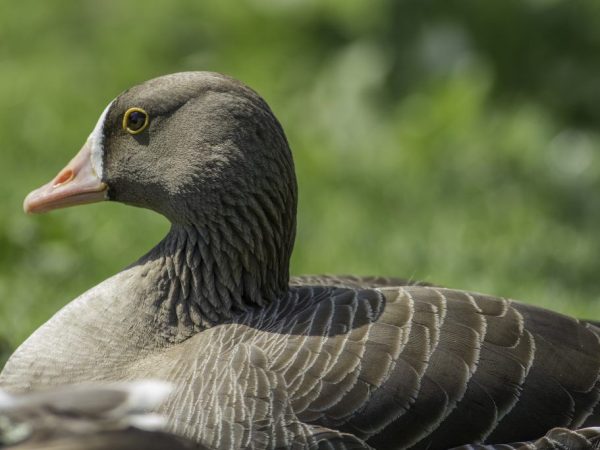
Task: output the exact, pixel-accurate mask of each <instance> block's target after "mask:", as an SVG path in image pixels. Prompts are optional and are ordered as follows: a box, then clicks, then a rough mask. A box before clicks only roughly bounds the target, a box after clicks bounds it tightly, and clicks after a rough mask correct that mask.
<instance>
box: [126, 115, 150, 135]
mask: <svg viewBox="0 0 600 450" xmlns="http://www.w3.org/2000/svg"><path fill="white" fill-rule="evenodd" d="M144 122H146V115H145V114H144V113H143V112H140V111H133V112H132V113H131V114H129V117H128V118H127V128H129V129H130V130H133V131H136V130H139V129H140V128H142V127H143V126H144Z"/></svg>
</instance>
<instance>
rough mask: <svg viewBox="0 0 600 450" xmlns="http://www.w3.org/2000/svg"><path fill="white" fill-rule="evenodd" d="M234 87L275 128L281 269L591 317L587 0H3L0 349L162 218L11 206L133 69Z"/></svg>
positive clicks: (596, 151)
mask: <svg viewBox="0 0 600 450" xmlns="http://www.w3.org/2000/svg"><path fill="white" fill-rule="evenodd" d="M182 70H215V71H221V72H225V73H227V74H230V75H232V76H234V77H236V78H239V79H241V80H243V81H245V82H246V83H247V84H249V85H250V86H252V87H253V88H255V89H256V90H257V91H259V92H260V93H261V94H262V95H263V96H264V97H265V98H266V99H267V101H268V102H269V103H270V105H271V107H272V108H273V110H274V111H275V113H276V114H277V115H278V117H279V119H280V120H281V122H282V123H283V125H284V128H285V129H286V131H287V134H288V138H289V140H290V142H291V145H292V148H293V151H294V154H295V160H296V164H297V170H298V176H299V184H300V205H299V218H298V221H299V228H298V236H297V241H296V250H295V254H294V259H293V267H292V271H293V273H295V274H299V273H356V274H381V275H397V276H403V277H409V278H414V279H426V280H429V281H432V282H435V283H438V284H442V285H446V286H450V287H457V288H464V289H470V290H475V291H483V292H487V293H492V294H497V295H502V296H508V297H512V298H518V299H521V300H524V301H527V302H531V303H535V304H539V305H544V306H547V307H549V308H552V309H555V310H558V311H562V312H566V313H570V314H576V315H579V316H584V317H588V318H596V319H600V279H599V270H600V233H599V232H598V224H600V147H599V145H600V134H599V125H600V2H598V1H596V0H579V1H577V2H574V1H568V0H564V1H561V0H501V1H495V2H484V1H481V0H472V1H468V0H461V1H458V0H457V1H454V0H440V1H427V0H422V1H401V0H356V1H353V0H238V1H224V0H206V1H166V0H165V1H152V0H145V1H143V2H141V1H138V2H123V1H120V0H105V1H95V0H84V1H72V0H54V1H52V2H40V1H38V0H21V1H19V2H5V3H3V5H2V8H1V13H0V105H1V108H0V180H1V182H0V200H1V201H0V342H1V343H0V352H4V353H6V352H7V351H9V349H11V348H14V347H15V346H16V345H18V344H19V343H20V342H21V341H22V340H23V339H24V338H25V337H27V336H28V335H29V334H30V333H31V332H32V331H33V330H34V329H35V328H36V327H37V326H39V325H40V324H41V323H43V322H44V321H45V320H47V318H48V317H50V316H51V315H52V314H53V313H54V312H55V311H57V310H58V309H59V308H60V307H61V306H62V305H63V304H65V303H66V302H68V301H69V300H71V299H72V298H74V297H76V296H77V295H78V294H79V293H81V292H83V291H84V290H86V289H87V288H89V287H91V286H93V285H95V284H97V283H98V282H100V281H101V280H103V279H105V278H107V277H108V276H110V275H111V274H113V273H115V272H116V271H118V270H120V269H121V268H123V267H124V266H125V265H127V264H128V263H130V262H132V261H133V260H134V259H136V258H137V257H138V256H140V255H141V254H142V253H143V252H145V251H146V250H148V249H149V248H150V247H151V246H152V245H153V244H155V243H156V242H157V241H158V240H159V238H161V237H162V235H163V234H164V233H165V232H166V231H167V229H168V224H167V223H166V221H165V220H164V219H163V218H161V217H158V216H156V215H154V214H153V213H150V212H147V211H142V210H136V209H134V208H130V207H124V206H122V205H118V204H111V203H105V204H98V205H91V206H84V207H79V208H75V209H70V210H63V211H56V212H53V213H51V214H48V215H46V216H39V217H33V216H32V217H28V216H26V215H25V214H23V213H22V210H21V203H22V200H23V198H24V197H25V195H26V194H27V192H28V191H29V190H31V189H33V188H34V187H37V186H38V185H40V184H42V183H44V182H46V181H47V180H49V179H50V178H51V177H53V176H54V175H55V174H56V172H57V171H58V170H59V169H60V168H61V167H62V166H63V165H64V164H65V163H66V162H67V161H68V160H69V159H70V158H71V156H73V155H74V154H75V152H76V151H77V150H78V149H79V147H80V146H81V145H82V144H83V142H84V141H85V139H86V137H87V135H88V134H89V132H90V131H91V129H92V127H93V126H94V124H95V123H96V120H97V118H98V115H99V114H100V112H101V111H102V110H103V109H104V106H105V105H106V104H107V103H108V102H109V101H110V100H111V99H112V98H113V97H115V96H116V95H117V94H118V93H119V92H120V91H122V90H123V89H126V88H127V87H129V86H131V85H133V84H137V83H138V82H141V81H143V80H146V79H148V78H152V77H155V76H158V75H161V74H165V73H169V72H176V71H182Z"/></svg>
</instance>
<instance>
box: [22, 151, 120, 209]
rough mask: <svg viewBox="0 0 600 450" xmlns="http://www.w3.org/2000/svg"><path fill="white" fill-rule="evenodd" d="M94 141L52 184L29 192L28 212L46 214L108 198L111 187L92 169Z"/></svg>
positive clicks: (26, 200)
mask: <svg viewBox="0 0 600 450" xmlns="http://www.w3.org/2000/svg"><path fill="white" fill-rule="evenodd" d="M91 147H92V146H91V139H88V141H87V142H86V143H85V145H84V146H83V147H82V148H81V150H79V153H77V155H76V156H75V158H73V159H72V160H71V161H70V162H69V164H67V166H66V167H65V168H64V169H63V170H61V171H60V172H59V173H58V175H57V176H56V177H55V178H54V179H53V180H52V181H51V182H50V183H48V184H45V185H44V186H42V187H40V188H38V189H36V190H35V191H33V192H31V193H29V195H28V196H27V198H25V201H24V202H23V209H24V210H25V212H26V213H43V212H47V211H51V210H53V209H58V208H66V207H68V206H74V205H83V204H86V203H95V202H99V201H102V200H106V199H107V191H108V186H107V185H106V183H103V182H102V180H101V179H100V177H99V176H98V174H96V172H95V171H94V168H93V167H92V160H91Z"/></svg>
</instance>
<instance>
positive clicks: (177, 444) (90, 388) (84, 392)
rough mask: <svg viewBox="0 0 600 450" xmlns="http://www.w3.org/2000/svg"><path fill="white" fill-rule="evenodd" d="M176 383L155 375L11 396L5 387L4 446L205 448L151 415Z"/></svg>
mask: <svg viewBox="0 0 600 450" xmlns="http://www.w3.org/2000/svg"><path fill="white" fill-rule="evenodd" d="M171 389H172V386H171V385H169V384H168V383H165V382H161V381H154V380H137V381H135V382H127V383H104V384H98V383H95V384H89V383H88V384H79V385H70V386H61V387H57V388H54V389H47V390H43V391H38V392H30V393H26V394H20V395H11V394H9V393H7V392H4V391H0V448H7V449H11V450H42V449H44V450H163V449H165V450H166V449H168V450H205V448H204V447H200V446H198V445H196V444H194V443H193V442H190V441H187V440H185V439H183V438H180V437H178V436H174V435H170V434H168V433H165V432H164V431H162V428H163V426H164V418H163V417H160V416H158V415H156V414H148V410H149V409H150V408H153V407H156V406H158V405H160V404H161V403H162V402H163V401H164V400H165V398H166V397H167V396H168V394H169V393H170V391H171Z"/></svg>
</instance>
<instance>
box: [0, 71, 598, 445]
mask: <svg viewBox="0 0 600 450" xmlns="http://www.w3.org/2000/svg"><path fill="white" fill-rule="evenodd" d="M132 107H139V108H141V109H142V110H143V111H146V112H147V115H148V117H149V121H148V123H149V124H148V127H147V129H143V130H141V131H140V132H139V133H137V134H131V133H130V132H128V131H127V130H126V129H123V127H122V126H121V124H122V123H124V121H125V120H126V119H127V116H126V111H128V110H129V109H130V108H132ZM80 155H83V156H81V157H78V159H77V158H76V160H74V161H76V163H73V162H72V163H70V164H71V165H70V166H68V167H67V168H66V169H65V170H66V171H67V172H61V174H64V173H69V174H70V173H71V172H68V171H69V170H71V171H75V172H76V173H75V175H74V177H73V181H68V182H66V183H65V185H64V186H63V184H62V183H58V186H57V183H56V180H55V181H54V183H50V184H49V185H47V186H45V187H43V188H41V189H40V190H38V191H36V192H35V193H32V194H30V196H29V197H28V199H27V201H26V205H25V206H26V209H28V210H30V211H45V210H48V209H52V208H55V207H60V206H66V205H71V204H75V203H82V202H88V201H92V200H91V198H92V197H93V199H95V200H97V199H98V197H100V194H99V193H100V192H107V193H108V197H109V198H110V199H111V200H115V201H121V202H124V203H128V204H132V205H136V206H141V207H145V208H150V209H153V210H155V211H157V212H159V213H161V214H164V215H165V216H166V217H167V218H169V219H170V220H171V222H172V224H173V225H172V228H171V231H170V232H169V234H168V235H167V236H166V237H165V239H164V240H163V241H162V242H161V243H159V244H158V245H157V246H156V247H155V248H154V249H152V250H151V251H150V252H149V253H148V254H147V255H145V256H144V257H142V258H141V259H140V260H139V261H137V262H136V263H135V264H133V265H132V266H130V267H129V268H127V269H126V270H124V271H123V272H120V273H119V274H117V275H115V276H114V277H112V278H111V279H109V280H106V281H105V282H103V283H102V284H100V285H98V286H96V287H95V288H93V289H91V290H90V291H88V292H87V293H85V294H83V295H82V296H81V297H80V298H78V299H76V300H74V301H73V302H72V303H71V304H69V305H68V306H67V307H65V308H64V309H63V310H62V311H60V312H59V313H58V314H57V315H56V316H54V317H53V318H52V319H51V320H50V321H49V322H48V323H46V324H45V325H44V326H43V327H41V328H40V329H39V330H38V331H37V332H36V333H35V334H34V335H32V336H31V337H30V338H29V339H28V340H27V341H26V342H25V343H24V344H23V345H22V346H21V347H20V348H19V349H18V350H17V352H15V354H14V355H13V356H12V357H11V359H10V360H9V362H8V363H7V365H6V367H5V369H4V371H3V372H2V374H1V375H0V384H1V385H2V386H5V387H6V388H7V389H12V390H26V389H30V388H31V387H38V386H52V385H59V384H64V383H72V382H78V381H89V380H104V381H106V380H107V381H115V380H129V379H136V378H140V377H142V378H145V377H148V376H150V377H152V378H158V379H164V380H168V381H171V382H174V383H175V384H176V385H177V389H176V392H175V394H174V395H173V396H172V397H171V398H170V399H169V401H168V402H167V403H166V404H165V406H163V407H162V408H161V410H160V411H161V412H163V413H164V414H165V415H166V416H167V417H168V418H169V428H168V429H169V431H171V432H174V433H176V434H179V435H182V436H185V437H188V438H190V439H192V440H194V441H197V442H201V443H202V444H204V445H206V446H208V447H210V448H219V449H221V448H223V449H237V448H254V449H263V448H264V449H266V448H340V449H342V448H361V449H364V448H369V447H373V448H378V449H392V448H427V449H443V448H449V447H453V446H459V445H463V444H480V443H492V444H502V443H510V442H518V441H531V442H532V443H531V445H534V446H535V445H538V444H535V442H536V441H537V442H538V443H540V442H546V441H548V442H549V440H552V439H554V438H556V437H557V436H558V437H560V436H564V439H567V440H568V439H571V440H573V439H575V440H577V439H580V438H579V437H578V436H579V435H575V434H573V435H569V434H568V433H567V434H565V433H563V432H562V431H560V430H554V431H550V430H552V429H554V428H556V427H566V428H578V427H580V426H582V424H583V423H584V422H585V421H586V420H587V421H588V422H587V423H588V424H592V425H598V424H599V423H598V422H599V421H598V420H597V419H596V418H595V416H593V415H592V410H593V408H594V407H595V406H596V404H597V403H598V401H599V398H600V392H599V386H598V375H599V374H600V341H599V336H600V330H599V329H598V328H597V327H596V326H594V325H593V324H590V323H584V322H579V321H577V320H575V319H572V318H569V317H565V316H562V315H560V314H556V313H552V312H549V311H546V310H543V309H540V308H535V307H531V306H527V305H524V304H521V303H517V302H513V301H510V300H507V299H502V298H494V297H489V296H485V295H482V294H475V293H470V292H463V291H458V290H452V289H444V288H439V287H435V286H430V285H420V284H419V283H416V284H414V283H410V282H404V281H402V280H399V279H383V278H360V277H350V276H341V277H336V276H330V277H318V276H312V277H304V278H302V277H300V278H292V279H291V280H290V279H289V275H288V265H289V258H290V254H291V249H292V245H293V240H294V235H295V211H296V180H295V176H294V170H293V162H292V157H291V152H290V150H289V147H288V144H287V141H286V138H285V136H284V134H283V131H282V129H281V126H280V125H279V123H278V122H277V120H276V119H275V117H274V115H273V114H272V112H271V111H270V109H269V108H268V106H267V105H266V103H265V102H264V101H263V100H262V99H260V97H259V96H258V95H257V94H256V93H254V92H253V91H251V90H250V89H248V88H247V87H244V86H243V85H241V84H240V83H239V82H236V81H234V80H232V79H230V78H227V77H224V76H221V75H217V74H210V73H184V74H175V75H169V76H166V77H161V78H158V79H155V80H151V81H150V82H147V83H144V84H142V85H140V86H137V87H135V88H132V89H131V90H129V91H126V92H125V93H123V94H122V95H121V96H119V97H118V98H117V99H116V100H115V101H113V102H112V103H111V104H110V105H109V106H108V107H107V109H106V111H105V113H104V114H103V115H102V116H101V119H100V120H99V122H98V125H97V126H96V129H95V130H94V132H93V133H92V135H91V136H90V139H89V140H88V142H87V143H86V145H85V146H84V148H83V149H82V151H81V153H80ZM89 155H91V168H89V167H87V166H85V164H83V163H80V162H81V161H89V160H90V156H89ZM89 164H90V163H88V165H89ZM80 165H83V166H85V167H84V168H83V169H81V167H80ZM79 173H82V174H84V175H81V176H80V175H79ZM94 174H95V175H97V176H96V178H95V179H94ZM63 178H64V177H63V176H60V175H59V177H57V180H59V181H61V180H62V179H63ZM94 180H95V181H94ZM90 186H91V187H90ZM82 195H83V196H82ZM90 196H91V197H90ZM316 257H318V255H316ZM67 336H68V337H67ZM547 433H550V434H548V435H547ZM561 433H562V434H561ZM596 434H597V431H596V430H595V429H588V430H587V431H585V433H584V432H582V434H581V436H583V438H581V439H583V440H581V439H580V442H584V440H585V441H586V442H588V444H589V445H592V441H593V440H594V439H595V436H596ZM544 436H546V437H544ZM548 436H549V437H548ZM544 439H545V440H544ZM554 440H556V439H554ZM559 441H560V439H559V440H558V441H557V442H559ZM569 442H571V441H569ZM573 442H574V441H573ZM540 445H541V444H540ZM549 445H550V444H549ZM586 445H587V444H586ZM498 448H500V447H498ZM540 448H541V447H540Z"/></svg>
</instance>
